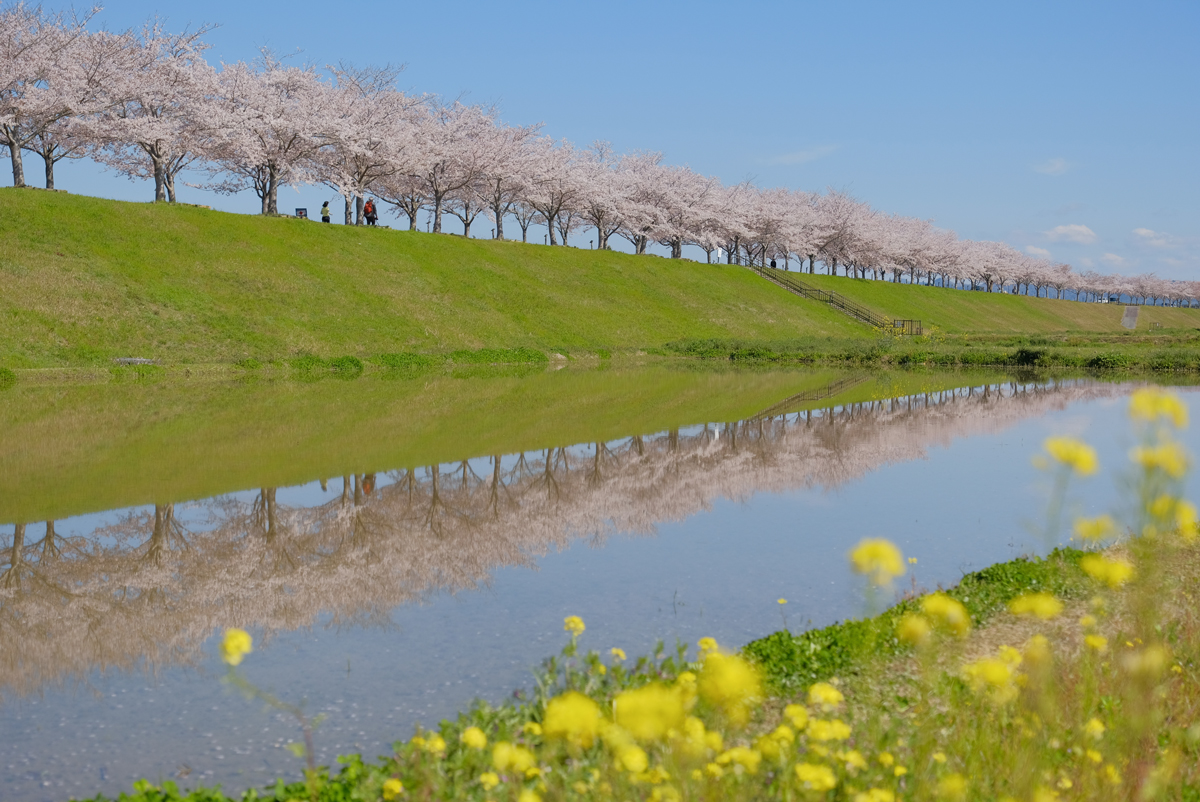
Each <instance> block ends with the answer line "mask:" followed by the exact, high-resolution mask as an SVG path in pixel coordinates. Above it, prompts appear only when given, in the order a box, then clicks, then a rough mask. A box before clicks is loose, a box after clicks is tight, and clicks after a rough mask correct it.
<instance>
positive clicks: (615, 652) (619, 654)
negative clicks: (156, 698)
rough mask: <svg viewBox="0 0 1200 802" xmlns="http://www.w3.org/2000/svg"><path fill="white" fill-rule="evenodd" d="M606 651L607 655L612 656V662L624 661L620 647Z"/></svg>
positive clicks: (623, 652) (623, 654) (623, 653)
mask: <svg viewBox="0 0 1200 802" xmlns="http://www.w3.org/2000/svg"><path fill="white" fill-rule="evenodd" d="M608 651H609V654H611V655H612V657H613V659H614V660H624V659H625V650H624V649H622V648H620V647H617V646H614V647H612V648H611V649H609V650H608Z"/></svg>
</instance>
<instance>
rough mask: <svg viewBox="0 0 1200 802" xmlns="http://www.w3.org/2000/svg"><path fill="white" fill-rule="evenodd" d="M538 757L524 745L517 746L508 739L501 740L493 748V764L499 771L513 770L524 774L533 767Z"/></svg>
mask: <svg viewBox="0 0 1200 802" xmlns="http://www.w3.org/2000/svg"><path fill="white" fill-rule="evenodd" d="M536 763H537V759H536V758H535V757H534V756H533V752H530V751H529V750H528V749H526V748H525V747H523V746H516V745H514V744H511V743H509V742H508V741H499V742H497V743H496V746H495V747H494V748H493V749H492V765H493V766H495V767H496V770H497V771H512V772H513V773H515V774H524V773H525V772H527V771H529V769H531V768H533V767H534V765H535V764H536Z"/></svg>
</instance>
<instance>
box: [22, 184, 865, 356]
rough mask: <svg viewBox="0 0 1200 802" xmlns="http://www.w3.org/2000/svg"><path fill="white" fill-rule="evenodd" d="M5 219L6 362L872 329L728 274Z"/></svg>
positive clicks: (165, 217) (161, 227)
mask: <svg viewBox="0 0 1200 802" xmlns="http://www.w3.org/2000/svg"><path fill="white" fill-rule="evenodd" d="M0 219H2V220H4V228H3V231H2V232H0V282H3V286H4V292H3V294H0V365H8V366H9V367H38V366H59V365H86V364H100V363H104V364H107V363H108V361H109V360H110V359H112V358H114V357H124V356H134V357H152V358H156V359H161V360H164V361H167V362H172V363H212V362H233V361H236V360H239V359H242V358H245V357H256V358H260V359H278V358H284V357H289V356H293V355H295V354H297V353H300V352H304V351H308V352H312V353H315V354H317V355H319V356H323V357H333V356H339V355H342V354H351V355H355V356H358V357H366V356H371V355H375V354H381V353H389V352H396V351H406V350H408V351H422V352H432V351H450V350H453V349H456V348H480V347H483V346H492V347H516V346H529V347H534V348H539V349H542V350H550V349H558V348H563V349H579V350H596V349H601V348H609V349H611V348H618V349H636V348H645V347H651V346H659V345H661V344H662V343H664V342H667V341H669V340H675V339H680V338H684V337H743V338H751V339H754V338H764V337H765V338H772V337H774V338H778V337H787V336H795V335H796V334H798V333H801V332H802V333H805V334H816V335H830V336H839V337H856V336H870V334H871V333H870V330H869V329H868V328H867V327H865V326H862V325H860V324H858V323H856V322H854V321H852V320H850V319H849V318H846V317H845V316H843V315H840V314H838V313H837V312H834V311H832V310H830V309H829V308H827V307H826V306H824V305H823V304H819V303H816V302H812V301H805V300H802V299H798V298H796V297H795V296H794V295H791V294H790V293H787V292H786V291H784V290H782V289H779V288H778V287H775V286H773V285H771V284H769V283H768V282H766V281H763V280H762V279H760V278H758V277H756V276H754V275H753V274H751V273H750V272H749V271H747V270H745V269H742V268H738V267H728V266H722V265H711V266H709V265H702V264H696V263H695V262H690V261H681V260H671V259H661V258H654V257H635V256H631V255H627V254H622V253H615V252H611V251H589V250H587V249H582V250H581V249H578V248H561V247H559V248H551V247H546V246H542V245H521V244H519V243H498V242H493V241H489V240H475V239H472V240H465V239H463V238H461V237H457V236H449V235H446V236H434V235H430V234H425V233H413V232H408V231H384V230H376V229H366V228H354V227H346V226H325V225H321V224H320V223H313V222H304V221H298V220H290V219H266V218H262V217H257V216H249V215H237V214H226V213H222V212H215V211H209V210H205V209H200V208H196V207H186V206H168V205H166V204H158V205H155V204H143V203H121V202H117V201H110V200H102V199H97V198H86V197H78V196H69V195H63V194H53V193H45V192H34V191H28V190H14V189H0ZM576 241H577V242H578V241H579V240H578V239H577V240H576Z"/></svg>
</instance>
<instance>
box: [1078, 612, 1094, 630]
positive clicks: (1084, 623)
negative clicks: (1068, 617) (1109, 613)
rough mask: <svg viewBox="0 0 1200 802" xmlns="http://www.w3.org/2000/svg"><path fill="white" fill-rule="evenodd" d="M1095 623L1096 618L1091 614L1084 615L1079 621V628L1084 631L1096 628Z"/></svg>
mask: <svg viewBox="0 0 1200 802" xmlns="http://www.w3.org/2000/svg"><path fill="white" fill-rule="evenodd" d="M1096 623H1097V621H1096V616H1094V615H1091V614H1089V615H1085V616H1083V617H1082V618H1080V619H1079V626H1081V627H1083V628H1084V629H1091V628H1092V627H1094V626H1096Z"/></svg>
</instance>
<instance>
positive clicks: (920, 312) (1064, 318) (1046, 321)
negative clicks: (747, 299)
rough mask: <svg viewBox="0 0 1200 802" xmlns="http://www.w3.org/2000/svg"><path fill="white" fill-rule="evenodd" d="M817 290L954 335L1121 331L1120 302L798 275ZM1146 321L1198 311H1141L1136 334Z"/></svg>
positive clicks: (1182, 323) (1193, 323)
mask: <svg viewBox="0 0 1200 802" xmlns="http://www.w3.org/2000/svg"><path fill="white" fill-rule="evenodd" d="M801 278H802V279H803V280H804V281H805V282H807V283H809V284H812V285H814V286H816V287H819V288H820V289H823V290H829V291H831V292H837V293H841V294H842V295H845V296H846V297H847V298H850V299H852V300H854V301H856V302H858V303H860V304H863V305H864V306H868V307H870V308H871V309H874V310H875V311H877V312H880V313H882V314H885V315H887V316H889V317H893V318H916V319H918V320H921V321H923V323H924V324H925V326H930V325H933V326H937V327H939V328H940V329H942V330H943V331H946V332H950V333H955V332H1019V333H1022V334H1042V333H1049V332H1058V331H1086V332H1123V331H1125V329H1123V328H1122V327H1121V315H1122V314H1123V313H1124V311H1125V307H1124V306H1123V305H1121V304H1088V303H1079V302H1077V301H1059V300H1051V299H1047V298H1027V297H1025V296H1023V295H1001V294H1000V293H986V292H967V291H965V290H953V289H942V288H941V287H924V286H911V285H908V284H893V283H891V282H888V281H869V280H866V279H852V278H845V277H843V276H820V275H811V276H810V275H809V274H807V273H805V274H803V275H802V276H801ZM1151 323H1161V324H1162V325H1163V326H1164V327H1166V328H1179V329H1195V328H1197V327H1200V310H1196V309H1169V308H1165V307H1153V306H1146V307H1142V310H1141V312H1140V313H1139V317H1138V330H1139V331H1143V332H1144V331H1147V330H1148V329H1149V326H1150V324H1151Z"/></svg>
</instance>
